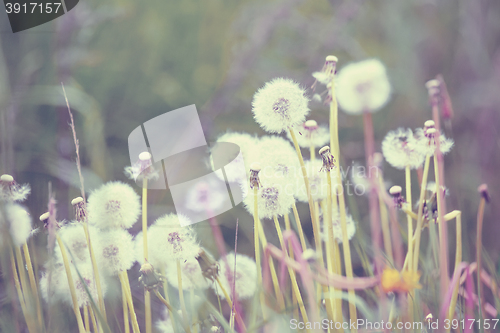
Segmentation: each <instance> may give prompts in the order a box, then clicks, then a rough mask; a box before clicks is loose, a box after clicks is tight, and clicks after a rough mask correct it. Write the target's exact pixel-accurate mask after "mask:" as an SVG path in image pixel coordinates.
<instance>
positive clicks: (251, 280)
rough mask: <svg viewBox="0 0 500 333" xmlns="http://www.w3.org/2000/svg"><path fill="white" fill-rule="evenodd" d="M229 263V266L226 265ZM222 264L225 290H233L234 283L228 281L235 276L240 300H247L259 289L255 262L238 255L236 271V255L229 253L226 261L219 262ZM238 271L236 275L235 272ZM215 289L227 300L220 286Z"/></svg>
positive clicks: (221, 276) (221, 274) (221, 272)
mask: <svg viewBox="0 0 500 333" xmlns="http://www.w3.org/2000/svg"><path fill="white" fill-rule="evenodd" d="M226 262H227V265H226ZM219 264H220V275H219V276H220V283H221V285H222V287H224V289H225V290H231V286H232V285H233V281H231V283H230V281H228V277H230V278H231V279H232V278H233V275H234V286H235V292H236V294H237V295H238V298H239V299H247V298H250V297H252V296H253V295H254V294H255V292H256V289H257V284H256V283H255V281H257V266H256V264H255V261H254V260H253V259H251V258H250V257H247V256H245V255H243V254H236V270H235V266H234V265H235V254H234V252H231V253H229V254H228V255H227V256H226V260H219ZM235 271H236V274H234V272H235ZM215 286H216V285H215V284H214V288H215V290H216V292H217V294H219V296H220V297H221V298H223V299H224V298H225V296H224V293H223V292H222V290H221V288H219V287H218V286H217V287H215Z"/></svg>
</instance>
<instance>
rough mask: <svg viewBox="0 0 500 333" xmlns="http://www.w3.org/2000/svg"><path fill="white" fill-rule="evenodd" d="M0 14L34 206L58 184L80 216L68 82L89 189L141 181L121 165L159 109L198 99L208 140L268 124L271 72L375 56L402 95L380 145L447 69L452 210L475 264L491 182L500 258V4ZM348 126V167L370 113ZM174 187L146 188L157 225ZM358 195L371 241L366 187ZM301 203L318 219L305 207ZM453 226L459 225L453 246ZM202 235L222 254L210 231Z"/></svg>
mask: <svg viewBox="0 0 500 333" xmlns="http://www.w3.org/2000/svg"><path fill="white" fill-rule="evenodd" d="M0 20H1V21H0V143H1V146H0V147H1V150H0V173H9V174H12V175H14V177H15V178H16V179H17V181H18V182H20V183H30V185H31V187H32V194H31V196H30V197H29V198H28V200H27V202H26V205H27V206H28V208H29V210H30V212H31V214H32V215H33V216H34V217H37V216H39V215H40V214H41V213H43V212H45V211H46V209H47V208H46V207H47V201H48V184H49V182H50V183H51V184H52V188H53V191H54V192H55V197H56V199H57V201H58V206H57V209H58V218H59V219H71V218H72V215H73V213H72V208H71V205H70V201H71V199H72V198H74V197H76V196H78V195H79V183H78V176H77V171H76V167H75V163H74V161H75V148H74V143H73V138H72V134H71V130H70V127H69V126H68V122H69V115H68V112H67V109H66V106H65V104H64V99H63V96H62V89H61V82H64V85H65V87H66V90H67V93H68V98H69V102H70V104H71V107H72V110H73V112H74V116H75V123H76V132H77V135H78V138H79V140H80V148H81V158H82V166H83V175H84V178H85V187H86V190H87V191H91V190H92V189H95V188H97V187H98V186H99V185H100V184H102V183H103V182H106V181H110V180H122V181H125V182H129V183H130V184H132V182H131V181H129V180H127V179H126V177H125V175H124V173H123V168H124V167H125V166H127V165H128V164H129V163H130V159H129V155H128V146H127V138H128V135H129V134H130V132H131V131H132V130H133V129H134V128H136V127H137V126H139V125H140V124H142V123H144V122H145V121H147V120H149V119H151V118H153V117H155V116H157V115H160V114H163V113H165V112H168V111H170V110H174V109H177V108H180V107H183V106H186V105H191V104H195V105H196V107H197V109H198V112H199V115H200V118H201V120H202V126H203V129H204V131H205V134H206V138H207V141H209V142H210V141H215V139H216V138H217V137H218V136H219V135H221V134H223V133H225V132H226V131H227V130H234V131H245V132H249V133H256V134H258V135H264V132H263V131H262V130H261V129H260V128H259V126H258V125H257V124H256V123H255V122H254V120H253V118H252V114H251V100H252V96H253V94H254V93H255V91H256V90H257V89H258V88H259V87H261V86H262V85H263V84H264V83H265V82H266V81H268V80H270V79H271V78H273V77H276V76H286V77H290V78H293V79H295V80H297V81H298V82H300V83H301V84H302V85H303V86H304V87H310V86H311V85H312V84H313V83H314V78H313V77H312V76H311V74H312V72H314V71H318V70H320V69H321V67H322V66H323V63H324V59H325V56H326V55H329V54H334V55H336V56H337V57H338V58H339V64H338V68H342V67H343V66H344V65H345V64H347V63H349V62H352V61H358V60H363V59H366V58H372V57H375V58H378V59H380V60H381V61H382V62H383V63H384V64H385V65H386V66H387V72H388V75H389V78H390V81H391V83H392V86H393V96H392V99H391V101H390V102H389V104H388V105H387V106H386V107H384V108H383V109H382V110H380V111H379V112H378V113H376V114H375V115H374V125H375V138H376V147H377V149H378V150H380V142H381V140H382V139H383V138H384V136H385V134H386V133H387V132H388V131H389V130H393V129H396V128H397V127H400V126H403V127H409V128H412V129H414V128H416V127H421V126H422V125H423V122H424V121H425V120H427V119H429V118H431V109H430V106H429V102H428V98H427V91H426V89H425V87H424V84H425V82H426V81H427V80H429V79H432V78H434V77H435V76H436V75H438V74H442V75H443V77H444V80H445V82H446V83H447V85H448V90H449V94H450V96H451V100H452V102H453V108H454V117H453V118H452V120H451V127H450V128H448V129H447V131H446V135H447V136H448V137H452V138H453V139H454V140H455V147H454V148H453V150H452V152H451V153H450V154H449V155H447V156H446V158H445V182H446V186H447V187H448V188H449V189H450V195H449V197H448V199H447V200H448V210H453V209H460V210H462V211H463V214H464V220H463V221H464V222H463V223H464V237H465V240H466V241H465V243H464V246H465V249H464V260H467V261H469V260H472V259H473V256H474V255H475V254H474V247H475V229H476V223H475V221H476V214H477V206H478V202H479V195H478V193H477V187H478V186H479V185H480V184H481V183H487V184H488V186H489V188H490V193H491V197H492V201H491V202H490V204H489V205H488V206H487V209H486V213H485V226H484V230H485V232H484V246H485V248H486V252H487V253H488V254H489V255H490V256H491V257H492V259H493V260H494V261H495V262H498V260H499V253H500V251H499V250H500V242H498V234H499V232H500V221H499V218H498V216H500V206H499V205H498V200H497V198H498V190H497V189H498V188H499V185H500V177H499V176H498V172H499V170H500V154H498V152H499V146H500V137H499V134H498V128H499V127H500V2H499V1H496V0H476V1H469V0H439V1H438V0H406V1H384V0H370V1H361V0H350V1H340V0H330V1H328V0H314V1H312V0H309V1H303V0H293V1H264V0H261V1H248V0H245V1H229V0H211V1H204V2H200V1H193V0H184V1H178V2H177V1H158V0H154V1H153V0H150V1H147V2H137V1H132V0H113V1H106V2H102V1H95V0H86V1H83V0H82V1H80V3H79V4H78V5H77V6H76V7H75V8H74V9H73V10H72V11H70V12H69V13H68V14H66V15H64V16H62V17H61V18H59V19H57V20H55V21H52V22H49V23H46V24H44V25H42V26H39V27H36V28H34V29H31V30H27V31H24V32H20V33H16V34H13V33H11V31H10V27H9V25H8V21H7V17H6V15H5V14H4V13H1V14H0ZM319 92H321V88H320V90H319ZM312 94H313V92H312V91H311V95H312ZM311 109H312V112H311V115H310V118H312V119H315V120H317V121H318V123H326V122H327V121H328V107H327V106H324V105H322V104H321V103H318V102H312V103H311ZM339 122H340V125H339V126H340V140H341V154H342V156H341V160H342V163H343V164H344V166H349V165H351V163H352V162H360V163H362V164H363V163H364V149H363V124H362V118H361V117H353V116H349V115H346V114H343V113H341V114H340V116H339ZM384 174H385V178H386V179H387V180H388V181H390V182H391V183H393V184H402V183H403V182H404V175H403V172H401V171H399V170H395V169H393V168H392V167H391V166H389V165H387V164H386V165H385V166H384ZM413 177H414V178H413V179H414V181H416V180H417V178H416V175H413ZM137 190H139V188H138V187H137ZM414 190H415V193H414V197H416V196H417V192H416V191H418V189H417V187H416V186H415V187H414ZM168 196H169V194H168V192H167V191H156V192H154V193H152V194H151V195H150V200H149V201H150V223H152V222H153V221H154V219H155V218H156V217H158V216H159V215H161V214H164V213H167V212H170V211H172V209H173V207H172V206H171V204H170V203H169V198H168ZM349 205H350V207H349V209H350V211H351V212H353V215H354V216H355V217H356V219H357V221H358V229H359V230H361V231H363V232H364V234H366V235H367V236H368V235H369V223H368V216H367V210H368V209H367V199H366V197H354V198H351V200H350V201H349ZM299 210H300V211H301V213H302V214H303V216H304V219H307V216H308V211H307V205H302V208H299ZM237 218H238V220H239V228H240V231H241V232H240V234H239V239H238V246H239V248H241V252H246V253H252V249H251V239H252V238H251V237H252V222H251V221H252V219H251V216H250V215H249V214H248V213H246V211H245V210H244V209H242V208H241V207H238V208H236V209H233V210H231V211H230V212H227V213H225V214H223V215H221V216H219V217H218V221H219V223H220V224H221V225H222V228H223V231H224V236H225V238H226V241H227V243H228V247H231V246H234V230H235V224H236V219H237ZM34 220H35V221H36V223H39V222H38V219H37V218H34ZM206 226H207V224H206V223H204V222H202V223H199V224H198V225H197V226H196V228H206ZM138 228H139V226H137V229H138ZM308 228H309V231H310V226H309V227H308ZM450 228H451V226H450ZM270 230H271V228H270ZM453 235H454V232H453V231H452V229H450V237H451V239H450V244H453V243H452V242H453ZM38 238H39V239H37V240H36V242H37V244H38V245H39V246H41V247H42V246H45V243H44V242H45V241H44V239H43V238H44V237H38ZM249 239H250V241H249ZM358 239H361V240H360V241H362V240H363V238H362V237H361V238H358ZM203 244H204V245H205V246H207V247H208V248H210V249H212V250H213V251H214V252H216V251H215V247H214V244H213V240H211V239H209V237H207V239H203ZM451 248H452V247H451ZM452 252H453V250H452ZM40 256H41V258H40V259H39V260H40V261H42V262H43V260H44V259H43V254H42V253H41V254H40ZM355 265H356V262H355Z"/></svg>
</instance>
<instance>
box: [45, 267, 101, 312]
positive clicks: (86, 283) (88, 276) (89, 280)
mask: <svg viewBox="0 0 500 333" xmlns="http://www.w3.org/2000/svg"><path fill="white" fill-rule="evenodd" d="M49 268H50V266H49V265H46V270H45V272H44V273H43V274H42V278H41V279H40V290H41V293H42V296H43V298H44V299H45V300H46V301H48V299H49V295H48V291H49V281H48V278H49V275H50V277H51V281H50V283H51V285H50V291H51V295H50V299H51V300H54V301H62V302H64V303H65V304H67V305H68V306H73V301H72V299H71V292H70V289H69V284H68V278H67V275H66V271H65V268H64V266H63V265H62V264H56V265H55V266H54V267H53V269H54V270H53V271H52V274H49ZM70 270H71V277H72V279H73V284H74V286H75V291H76V298H77V303H78V306H79V307H83V306H85V305H91V300H90V298H89V293H90V296H91V297H92V299H93V301H94V302H95V303H97V297H98V296H97V287H96V282H95V279H94V272H93V270H92V265H91V264H90V263H81V264H78V265H76V266H75V265H70ZM77 270H78V271H77ZM78 273H80V275H81V277H82V279H80V277H79V276H78ZM86 288H87V289H88V291H89V293H87V290H86ZM101 290H102V293H103V295H105V294H106V291H107V284H106V283H105V279H101Z"/></svg>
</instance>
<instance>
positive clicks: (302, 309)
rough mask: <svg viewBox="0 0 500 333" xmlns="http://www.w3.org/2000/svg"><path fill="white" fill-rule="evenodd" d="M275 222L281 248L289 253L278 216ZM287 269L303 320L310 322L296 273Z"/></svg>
mask: <svg viewBox="0 0 500 333" xmlns="http://www.w3.org/2000/svg"><path fill="white" fill-rule="evenodd" d="M273 220H274V226H275V227H276V232H277V233H278V239H279V241H280V245H281V248H282V249H283V252H284V253H287V251H286V244H285V241H284V239H283V234H282V232H281V226H280V223H279V221H278V218H277V217H276V215H274V216H273ZM287 267H288V274H289V275H290V280H291V281H292V291H293V293H294V295H295V296H296V297H297V301H298V303H299V309H300V313H301V314H302V319H303V321H304V322H308V321H309V319H308V316H307V312H306V308H305V307H304V301H303V300H302V295H301V294H300V289H299V285H298V283H297V276H296V275H295V271H294V270H293V269H292V268H291V267H290V266H287ZM327 309H328V308H327Z"/></svg>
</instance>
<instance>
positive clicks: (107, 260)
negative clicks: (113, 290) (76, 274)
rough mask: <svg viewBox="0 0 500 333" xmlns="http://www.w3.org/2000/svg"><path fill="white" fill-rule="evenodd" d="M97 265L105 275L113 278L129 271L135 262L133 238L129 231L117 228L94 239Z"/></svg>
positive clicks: (100, 233) (99, 234)
mask: <svg viewBox="0 0 500 333" xmlns="http://www.w3.org/2000/svg"><path fill="white" fill-rule="evenodd" d="M92 240H94V242H92V245H93V247H94V252H95V254H96V259H97V264H98V265H99V267H100V271H101V270H102V271H103V272H104V273H105V274H107V275H110V276H113V275H118V273H120V272H121V271H127V270H129V269H130V268H131V267H132V265H133V264H134V262H135V254H134V246H133V242H132V236H131V235H130V233H129V232H128V231H127V230H123V229H119V228H115V229H110V230H106V231H102V232H99V233H98V234H97V237H92Z"/></svg>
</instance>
